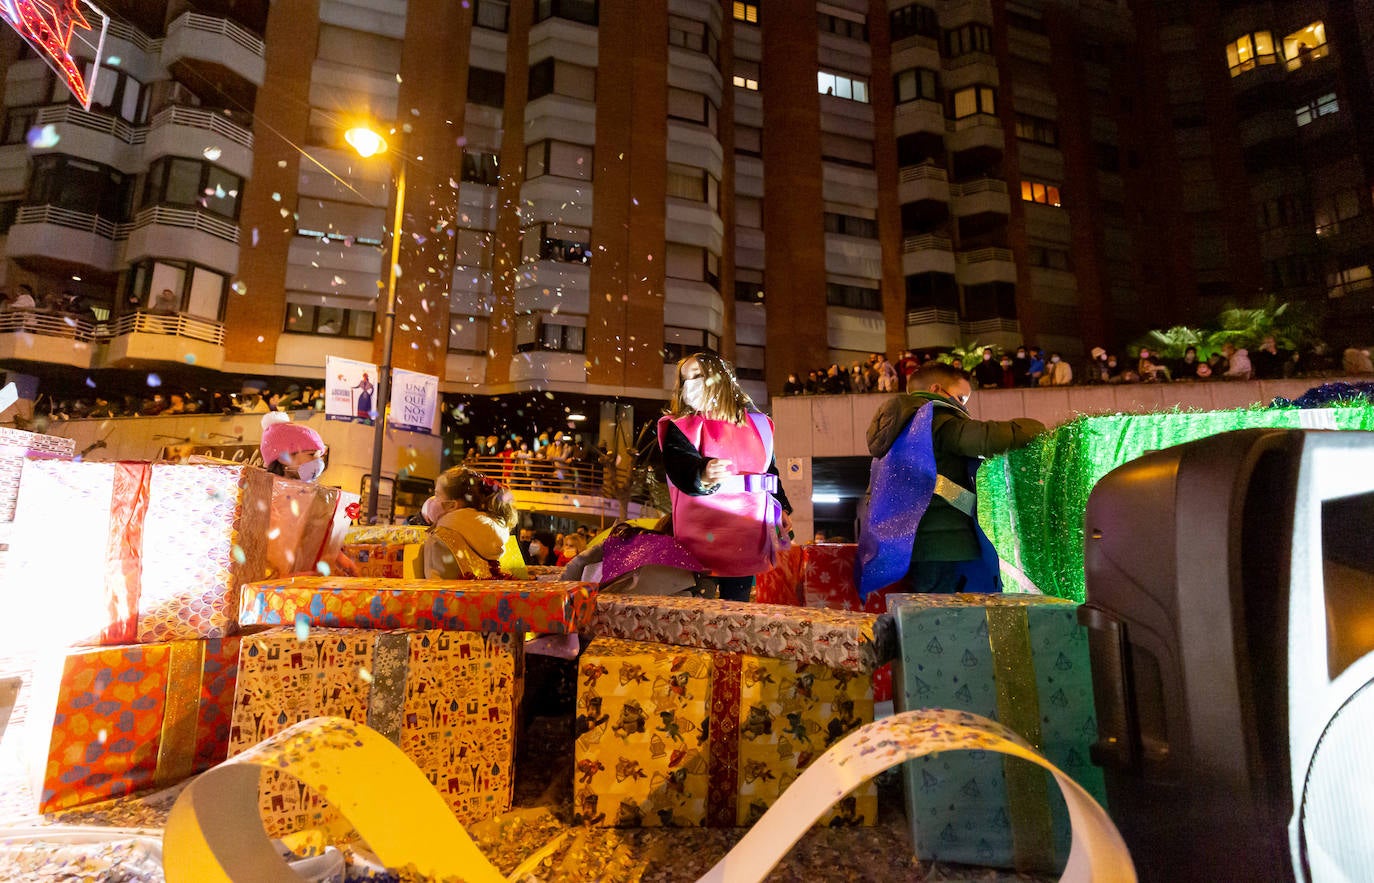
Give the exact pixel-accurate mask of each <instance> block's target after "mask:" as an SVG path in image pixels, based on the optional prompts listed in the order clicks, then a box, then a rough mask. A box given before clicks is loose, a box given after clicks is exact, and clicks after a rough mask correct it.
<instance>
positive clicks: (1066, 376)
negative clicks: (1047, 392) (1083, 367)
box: [1040, 353, 1073, 386]
mask: <svg viewBox="0 0 1374 883" xmlns="http://www.w3.org/2000/svg"><path fill="white" fill-rule="evenodd" d="M1072 383H1073V366H1072V365H1070V364H1069V363H1068V362H1066V361H1064V359H1063V357H1062V356H1060V355H1059V353H1050V361H1049V365H1048V366H1046V368H1045V376H1044V377H1043V378H1041V380H1040V385H1041V386H1069V385H1070V384H1072Z"/></svg>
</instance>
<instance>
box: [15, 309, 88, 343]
mask: <svg viewBox="0 0 1374 883" xmlns="http://www.w3.org/2000/svg"><path fill="white" fill-rule="evenodd" d="M15 332H23V333H25V334H38V335H41V336H43V337H60V338H63V339H65V340H74V341H79V342H81V343H90V342H91V341H93V340H95V325H93V324H92V323H91V322H89V321H88V320H86V319H81V318H78V317H76V316H72V315H68V314H65V313H48V312H41V311H39V310H6V311H4V312H3V313H0V334H13V333H15Z"/></svg>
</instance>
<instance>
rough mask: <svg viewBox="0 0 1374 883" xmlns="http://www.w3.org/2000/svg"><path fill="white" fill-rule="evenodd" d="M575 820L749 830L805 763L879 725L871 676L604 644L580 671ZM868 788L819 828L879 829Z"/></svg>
mask: <svg viewBox="0 0 1374 883" xmlns="http://www.w3.org/2000/svg"><path fill="white" fill-rule="evenodd" d="M578 675H579V683H578V698H577V722H576V729H577V745H576V758H575V763H574V770H575V772H574V795H573V800H574V821H579V822H582V823H583V824H588V825H602V826H617V827H658V826H672V827H681V826H687V827H691V826H703V825H704V826H709V827H733V826H736V825H750V824H753V823H754V822H755V821H756V820H757V819H758V818H759V816H761V815H762V814H763V813H764V811H766V810H767V809H768V807H769V806H771V805H772V804H773V802H774V801H775V800H777V798H778V796H779V795H780V794H781V793H782V792H783V791H784V790H785V789H786V788H787V786H788V785H790V784H791V783H792V782H793V781H794V780H795V779H796V777H797V776H798V775H799V774H800V772H801V771H802V769H804V768H805V767H806V766H807V764H809V763H810V762H811V761H812V760H814V759H815V758H816V757H818V756H819V755H820V754H821V753H822V752H823V751H824V750H825V749H826V748H827V747H828V746H829V745H831V744H832V743H834V742H835V741H837V740H838V739H839V738H840V737H842V736H843V735H844V734H845V733H848V732H849V731H850V730H852V729H854V728H856V727H859V726H861V725H863V724H865V723H869V722H871V721H872V720H873V687H872V679H871V677H870V676H869V675H865V674H859V673H856V672H852V671H845V670H840V669H834V668H829V667H827V666H823V665H807V664H803V663H797V662H792V661H789V660H784V659H771V658H766V657H760V656H750V655H745V654H740V653H723V652H718V651H710V650H699V649H695V648H685V647H670V646H666V645H663V644H648V643H642V642H637V641H624V640H619V639H616V638H597V639H596V640H594V641H593V642H592V643H591V644H590V645H589V646H588V648H587V651H586V652H585V653H584V654H583V656H582V659H581V662H580V663H579V670H578ZM876 814H877V790H876V787H875V786H874V785H873V783H872V782H868V783H866V784H865V785H863V786H861V787H860V788H859V789H858V790H857V791H856V792H854V793H853V794H852V795H850V796H849V797H847V798H845V799H844V800H843V801H841V802H840V803H839V805H838V806H837V807H836V809H835V810H834V811H832V812H831V813H830V814H829V815H827V816H826V818H825V820H824V823H825V824H829V825H833V826H841V825H872V824H873V823H874V819H875V817H876Z"/></svg>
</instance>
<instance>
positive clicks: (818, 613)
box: [591, 594, 896, 674]
mask: <svg viewBox="0 0 1374 883" xmlns="http://www.w3.org/2000/svg"><path fill="white" fill-rule="evenodd" d="M591 630H592V633H593V634H594V635H600V636H605V637H613V638H623V639H625V640H629V641H651V642H655V643H660V644H673V645H676V646H682V647H700V648H702V649H704V650H721V651H725V652H727V653H754V654H757V655H760V656H773V657H777V658H780V659H781V658H786V659H794V660H796V661H798V662H804V663H814V664H816V665H824V666H827V667H829V668H837V669H844V670H846V671H856V672H862V673H865V674H866V673H870V672H872V671H873V669H875V668H877V667H878V666H879V665H882V664H883V663H884V662H887V661H888V660H890V659H892V657H893V655H894V654H895V652H896V643H895V637H896V635H895V633H894V632H893V628H892V622H891V620H890V619H889V617H888V616H887V615H886V614H882V615H874V614H869V613H856V612H850V611H844V610H813V609H809V608H801V607H789V606H786V605H782V604H753V603H750V602H745V601H717V600H710V599H706V598H686V597H657V596H649V595H612V594H601V595H598V596H597V600H596V614H595V616H594V617H593V618H592V626H591Z"/></svg>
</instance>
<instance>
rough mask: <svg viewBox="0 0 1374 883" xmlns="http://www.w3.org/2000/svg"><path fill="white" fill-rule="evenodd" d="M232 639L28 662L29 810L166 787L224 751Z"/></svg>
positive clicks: (233, 667)
mask: <svg viewBox="0 0 1374 883" xmlns="http://www.w3.org/2000/svg"><path fill="white" fill-rule="evenodd" d="M238 652H239V639H238V638H237V637H231V638H216V639H210V640H192V641H170V642H167V643H162V644H133V645H127V646H123V647H93V648H89V649H77V650H73V651H71V652H69V653H68V654H67V655H66V656H65V657H62V658H59V659H56V660H54V661H53V662H51V663H50V664H48V665H46V666H41V667H40V668H39V669H38V670H37V671H36V672H35V686H34V694H33V695H34V699H33V701H32V702H31V704H30V706H29V717H28V720H27V721H26V726H27V728H28V732H29V734H30V743H31V750H30V753H29V758H28V760H29V772H30V780H31V782H32V786H33V789H32V790H33V796H34V799H35V807H34V808H35V810H36V811H38V812H52V811H55V810H60V809H66V808H68V807H73V806H80V805H83V804H87V803H94V802H97V801H101V800H109V799H112V798H115V797H122V796H124V795H126V794H131V793H133V792H136V791H142V790H147V789H149V788H158V787H164V786H167V785H171V784H174V783H176V782H179V781H181V780H182V779H185V778H186V777H188V776H190V775H192V774H193V773H198V772H201V771H203V770H207V769H209V768H210V767H212V766H214V765H215V764H217V763H219V762H221V761H222V760H224V759H225V757H226V756H227V752H228V746H229V718H230V712H231V710H232V707H233V702H234V681H235V676H236V674H237V671H238Z"/></svg>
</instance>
